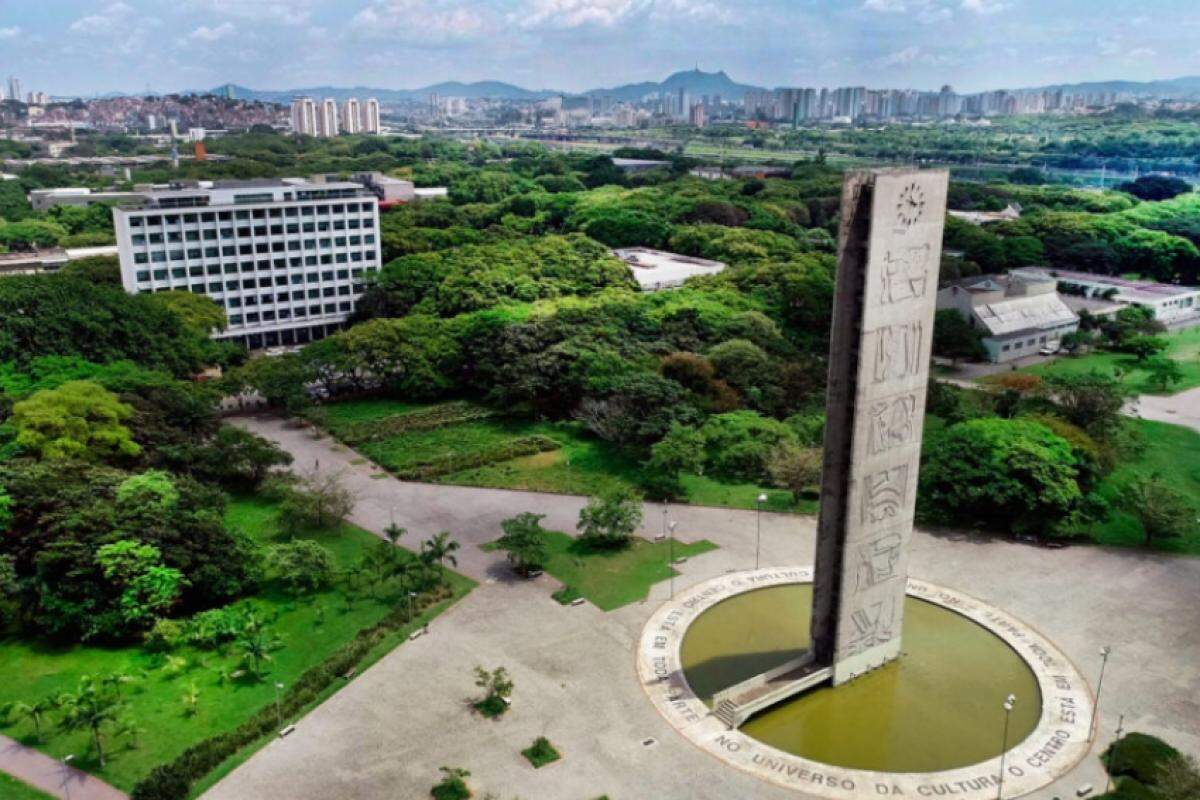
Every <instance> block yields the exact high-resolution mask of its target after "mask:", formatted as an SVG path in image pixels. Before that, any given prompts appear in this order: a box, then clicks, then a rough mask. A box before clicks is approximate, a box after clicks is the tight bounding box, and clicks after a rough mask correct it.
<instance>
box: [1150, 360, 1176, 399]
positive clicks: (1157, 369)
mask: <svg viewBox="0 0 1200 800" xmlns="http://www.w3.org/2000/svg"><path fill="white" fill-rule="evenodd" d="M1142 369H1144V370H1146V372H1147V374H1148V379H1149V381H1150V384H1151V385H1152V386H1156V387H1158V390H1159V391H1160V392H1165V391H1167V389H1168V388H1169V387H1170V385H1171V384H1173V383H1179V382H1180V381H1182V380H1183V369H1182V368H1181V367H1180V366H1179V362H1177V361H1175V360H1174V359H1171V358H1149V359H1146V361H1145V362H1144V363H1143V364H1142Z"/></svg>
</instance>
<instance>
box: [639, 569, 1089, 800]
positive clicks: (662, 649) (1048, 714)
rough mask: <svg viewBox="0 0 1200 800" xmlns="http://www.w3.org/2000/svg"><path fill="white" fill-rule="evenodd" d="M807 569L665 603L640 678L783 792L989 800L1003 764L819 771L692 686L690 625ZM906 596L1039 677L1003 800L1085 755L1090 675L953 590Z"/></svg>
mask: <svg viewBox="0 0 1200 800" xmlns="http://www.w3.org/2000/svg"><path fill="white" fill-rule="evenodd" d="M812 577H813V571H812V569H811V568H809V567H794V568H784V569H761V570H755V571H750V572H742V573H734V574H731V575H725V576H722V577H719V578H714V579H712V580H709V581H706V582H704V583H701V584H698V585H697V586H694V587H692V588H691V589H689V590H686V591H684V592H681V593H680V594H679V596H678V599H676V600H674V601H671V602H669V603H666V604H665V605H663V606H662V607H661V608H659V610H658V611H657V612H655V614H654V615H653V616H652V617H651V618H650V620H649V621H648V622H647V623H646V626H645V628H644V629H643V632H642V638H641V643H640V646H639V649H638V675H639V678H640V680H641V682H642V687H643V688H644V689H645V690H646V693H647V694H648V695H649V697H650V699H651V701H652V702H653V703H654V704H655V706H656V707H657V708H658V710H659V711H660V712H661V713H662V714H663V715H664V716H665V717H666V718H667V720H668V721H669V722H670V723H671V724H672V725H673V726H674V727H675V728H676V729H678V730H679V731H680V733H682V734H683V735H684V736H686V737H687V738H688V739H689V740H691V741H692V742H693V743H695V744H696V745H698V746H699V747H701V748H702V749H704V750H706V751H707V752H709V753H710V754H712V755H714V756H716V757H717V758H719V759H721V760H723V761H725V762H727V763H729V764H732V765H733V766H736V767H738V768H739V769H742V770H744V771H746V772H749V773H751V774H753V775H755V776H757V777H759V778H761V779H763V780H767V781H770V782H771V783H774V784H777V785H779V786H784V787H788V788H791V789H796V790H801V791H804V792H805V793H807V794H810V795H814V796H818V797H827V798H833V799H834V800H852V799H854V798H866V797H876V798H877V797H937V798H952V799H953V800H991V798H994V797H995V796H996V789H997V784H998V782H999V777H1000V759H999V757H997V758H994V759H991V760H989V761H985V762H982V763H980V764H975V765H973V766H968V767H962V768H959V769H954V770H946V771H943V772H918V773H887V772H874V771H870V770H855V769H845V768H842V767H834V766H830V765H827V764H820V763H818V762H815V761H812V760H810V759H805V758H801V757H800V756H796V755H792V754H791V753H785V752H783V751H781V750H777V749H776V748H773V747H770V746H768V745H765V744H763V743H762V742H759V741H757V740H755V739H753V738H751V737H749V736H747V735H746V734H744V733H741V732H740V731H737V730H728V729H727V727H726V725H725V724H724V723H722V722H721V721H720V720H718V719H717V718H716V717H715V716H713V715H712V713H711V712H710V711H709V709H708V707H707V706H706V705H705V704H704V702H703V701H702V700H701V699H700V698H699V697H697V696H696V694H695V693H694V692H693V691H692V690H691V687H690V686H689V685H688V683H687V680H686V678H685V677H684V673H683V664H682V660H681V657H680V648H681V647H682V645H683V639H684V635H685V633H686V632H687V628H688V626H689V625H690V624H691V623H692V622H693V621H694V620H695V619H696V618H697V617H699V616H700V614H702V613H703V612H704V611H705V610H707V609H708V608H711V607H712V606H714V605H716V604H717V603H719V602H721V601H722V600H726V599H728V598H729V597H732V596H734V595H737V594H741V593H743V592H749V591H753V590H754V589H759V588H763V587H767V586H778V585H781V584H788V583H809V582H811V581H812ZM907 594H909V595H911V596H913V597H916V598H919V599H921V600H926V601H928V602H930V603H934V604H936V605H939V606H942V607H943V608H947V609H950V610H952V611H955V612H957V613H959V614H962V615H963V616H965V617H967V618H968V619H971V620H973V621H974V622H976V623H977V624H979V625H981V626H983V627H984V628H987V629H988V630H990V631H991V632H992V633H994V634H995V635H996V636H999V637H1000V638H1001V639H1003V640H1004V641H1005V642H1006V643H1007V644H1008V645H1009V646H1010V647H1012V649H1013V650H1014V651H1016V653H1017V654H1018V655H1019V656H1020V657H1021V658H1022V659H1024V660H1025V662H1026V663H1027V664H1028V665H1029V667H1030V669H1031V670H1032V671H1033V674H1034V676H1035V678H1036V679H1037V683H1038V688H1039V690H1040V692H1041V695H1042V713H1041V717H1040V718H1039V720H1038V724H1037V727H1036V728H1034V731H1033V732H1032V733H1031V734H1030V735H1029V736H1028V737H1027V738H1026V739H1025V740H1024V741H1022V742H1020V743H1018V744H1016V745H1015V746H1014V747H1012V748H1011V749H1010V750H1009V752H1008V754H1007V756H1006V757H1005V770H1004V773H1005V774H1004V794H1005V796H1006V797H1019V796H1021V795H1024V794H1028V793H1030V792H1033V791H1035V790H1037V789H1039V788H1041V787H1043V786H1046V785H1048V784H1050V783H1052V782H1053V781H1054V780H1056V779H1057V778H1059V777H1061V776H1062V775H1064V774H1065V773H1066V772H1068V771H1069V770H1070V769H1072V768H1073V767H1074V766H1075V765H1076V764H1077V763H1078V762H1079V761H1080V760H1081V759H1082V758H1083V757H1084V755H1085V754H1086V753H1087V750H1088V743H1087V728H1088V725H1089V724H1090V721H1091V718H1092V695H1091V690H1090V689H1089V688H1088V686H1087V684H1086V682H1085V681H1084V680H1083V677H1082V676H1081V675H1080V674H1079V672H1078V671H1077V670H1076V669H1075V667H1074V665H1073V664H1071V662H1070V660H1069V659H1067V657H1066V656H1065V655H1063V653H1062V652H1060V651H1059V650H1058V648H1057V647H1055V646H1054V644H1053V643H1052V642H1050V641H1049V640H1047V639H1046V638H1044V637H1043V636H1042V635H1041V634H1039V633H1038V632H1037V631H1035V630H1033V629H1032V628H1030V627H1028V626H1027V625H1025V624H1024V623H1022V622H1021V621H1020V620H1018V619H1016V618H1014V617H1012V616H1011V615H1009V614H1007V613H1005V612H1003V611H1001V610H1000V609H997V608H994V607H992V606H989V605H987V604H985V603H982V602H980V601H979V600H976V599H975V598H973V597H970V596H968V595H965V594H962V593H961V592H957V591H954V590H952V589H947V588H943V587H940V586H936V585H934V584H930V583H926V582H924V581H919V580H916V579H913V578H909V579H908V583H907Z"/></svg>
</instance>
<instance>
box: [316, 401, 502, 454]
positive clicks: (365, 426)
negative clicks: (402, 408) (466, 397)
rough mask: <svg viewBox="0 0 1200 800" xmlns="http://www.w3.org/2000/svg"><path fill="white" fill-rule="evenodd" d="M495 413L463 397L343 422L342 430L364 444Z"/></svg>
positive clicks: (343, 434)
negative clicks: (344, 423) (450, 401)
mask: <svg viewBox="0 0 1200 800" xmlns="http://www.w3.org/2000/svg"><path fill="white" fill-rule="evenodd" d="M494 416H496V412H495V411H494V410H492V409H490V408H486V407H484V406H480V405H476V404H474V403H467V402H464V401H461V400H459V401H455V402H452V403H441V404H440V405H436V406H431V407H429V408H423V409H421V410H420V411H412V412H409V413H407V414H394V415H392V416H390V417H383V418H382V419H373V420H365V421H362V422H352V423H350V424H348V425H345V426H343V427H342V428H341V430H340V431H339V433H340V436H341V438H342V439H344V440H345V441H346V443H347V444H360V443H362V442H374V441H378V440H380V439H386V438H388V437H391V436H399V435H401V434H404V433H409V432H411V431H427V430H432V429H434V428H444V427H446V426H447V425H458V424H460V423H463V422H478V421H479V420H483V419H490V418H491V417H494Z"/></svg>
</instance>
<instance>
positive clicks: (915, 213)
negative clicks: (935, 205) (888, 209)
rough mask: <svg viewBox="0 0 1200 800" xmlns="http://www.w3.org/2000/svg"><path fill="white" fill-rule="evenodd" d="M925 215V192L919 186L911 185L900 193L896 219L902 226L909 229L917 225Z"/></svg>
mask: <svg viewBox="0 0 1200 800" xmlns="http://www.w3.org/2000/svg"><path fill="white" fill-rule="evenodd" d="M924 213H925V192H924V191H922V190H921V187H920V186H918V185H917V184H915V183H910V184H909V185H908V186H905V187H904V189H903V190H902V191H901V192H900V199H899V201H897V203H896V219H897V221H898V222H899V223H900V224H901V225H903V226H904V227H906V228H908V227H911V226H912V225H913V224H914V223H916V222H917V220H919V219H920V218H921V215H922V214H924Z"/></svg>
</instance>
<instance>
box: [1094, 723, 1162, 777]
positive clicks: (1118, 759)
mask: <svg viewBox="0 0 1200 800" xmlns="http://www.w3.org/2000/svg"><path fill="white" fill-rule="evenodd" d="M1179 757H1180V753H1179V751H1178V750H1176V749H1175V748H1174V747H1172V746H1171V745H1169V744H1167V743H1166V742H1164V741H1163V740H1162V739H1159V738H1158V737H1157V736H1151V735H1150V734H1147V733H1136V732H1134V733H1130V734H1127V735H1126V736H1125V737H1124V738H1122V739H1120V740H1119V741H1116V742H1113V743H1112V744H1110V745H1109V746H1108V749H1107V750H1105V751H1104V755H1103V759H1104V764H1105V767H1106V768H1107V769H1108V774H1110V775H1112V776H1113V777H1114V778H1116V777H1118V776H1127V777H1130V778H1133V779H1134V780H1136V781H1137V782H1139V783H1143V784H1145V785H1147V786H1153V785H1154V784H1155V783H1156V782H1157V781H1158V774H1159V772H1160V771H1161V770H1162V768H1163V767H1164V766H1165V765H1166V764H1167V762H1168V761H1170V760H1171V759H1175V758H1179Z"/></svg>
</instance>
